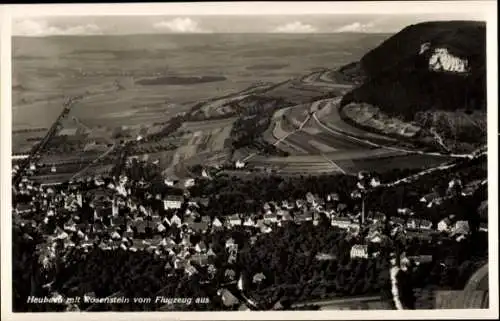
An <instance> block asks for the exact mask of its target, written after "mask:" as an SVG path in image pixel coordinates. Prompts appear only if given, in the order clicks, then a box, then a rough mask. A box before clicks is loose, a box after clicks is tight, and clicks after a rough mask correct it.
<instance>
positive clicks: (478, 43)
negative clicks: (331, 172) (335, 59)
mask: <svg viewBox="0 0 500 321" xmlns="http://www.w3.org/2000/svg"><path fill="white" fill-rule="evenodd" d="M340 71H341V72H342V73H344V74H345V75H346V76H347V77H348V78H351V80H353V81H356V82H358V83H360V85H359V86H358V87H357V88H356V89H354V90H353V91H351V92H350V93H348V94H347V95H345V97H344V99H343V102H342V104H343V105H346V104H348V103H350V102H364V103H368V104H371V105H375V106H377V107H379V108H380V109H381V110H382V111H383V112H385V113H387V114H389V115H393V116H402V117H404V118H405V119H406V120H413V117H414V115H415V113H416V112H418V111H425V110H436V109H437V110H465V111H468V112H470V111H473V110H483V111H485V110H486V24H485V23H484V22H476V21H440V22H425V23H420V24H416V25H411V26H408V27H406V28H404V29H403V30H401V31H400V32H399V33H397V34H395V35H394V36H392V37H391V38H389V39H387V40H386V41H384V42H383V43H382V44H381V45H380V46H378V47H377V48H374V49H373V50H371V51H370V52H368V53H367V54H366V55H365V56H364V57H363V58H362V59H361V60H360V61H359V62H355V63H352V64H349V65H347V66H345V67H343V68H341V69H340Z"/></svg>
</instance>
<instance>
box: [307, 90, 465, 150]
mask: <svg viewBox="0 0 500 321" xmlns="http://www.w3.org/2000/svg"><path fill="white" fill-rule="evenodd" d="M340 99H341V98H340V97H336V98H333V99H331V100H330V102H329V103H330V104H334V106H333V108H334V110H337V109H338V104H339V103H340ZM312 117H313V119H314V120H315V121H316V122H317V124H318V125H319V126H320V127H321V128H323V129H325V130H326V131H329V132H331V133H334V134H337V135H341V136H344V137H346V138H349V139H351V140H353V141H356V142H359V143H363V144H366V145H367V146H372V147H377V148H385V149H389V150H394V151H399V152H404V153H410V154H421V155H429V156H448V157H453V158H470V157H471V155H469V154H442V153H438V152H424V151H419V150H409V149H404V148H399V147H392V146H386V145H380V144H377V143H374V142H372V141H370V140H368V139H361V138H357V137H355V136H352V135H349V134H347V133H345V132H344V131H342V130H339V129H338V128H334V127H332V126H327V125H325V124H324V123H323V122H322V121H321V120H320V119H319V118H318V116H317V111H313V114H312Z"/></svg>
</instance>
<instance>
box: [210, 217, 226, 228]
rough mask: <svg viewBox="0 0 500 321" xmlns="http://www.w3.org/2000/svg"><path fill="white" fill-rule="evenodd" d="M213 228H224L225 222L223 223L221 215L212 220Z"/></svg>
mask: <svg viewBox="0 0 500 321" xmlns="http://www.w3.org/2000/svg"><path fill="white" fill-rule="evenodd" d="M212 228H214V229H223V228H224V224H223V223H222V219H221V218H219V217H215V218H214V219H213V221H212Z"/></svg>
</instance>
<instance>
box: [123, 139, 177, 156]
mask: <svg viewBox="0 0 500 321" xmlns="http://www.w3.org/2000/svg"><path fill="white" fill-rule="evenodd" d="M177 147H178V146H177V145H175V144H173V143H171V142H161V141H153V142H151V143H149V142H148V143H144V144H136V145H135V146H133V147H132V148H131V152H130V153H131V154H133V155H137V154H147V153H157V152H163V151H167V150H174V149H176V148H177Z"/></svg>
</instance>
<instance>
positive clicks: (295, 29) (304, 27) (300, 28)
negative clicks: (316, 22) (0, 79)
mask: <svg viewBox="0 0 500 321" xmlns="http://www.w3.org/2000/svg"><path fill="white" fill-rule="evenodd" d="M274 32H284V33H308V32H316V28H314V27H313V26H312V25H308V24H304V23H302V22H300V21H295V22H290V23H287V24H284V25H282V26H279V27H277V28H275V29H274Z"/></svg>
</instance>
